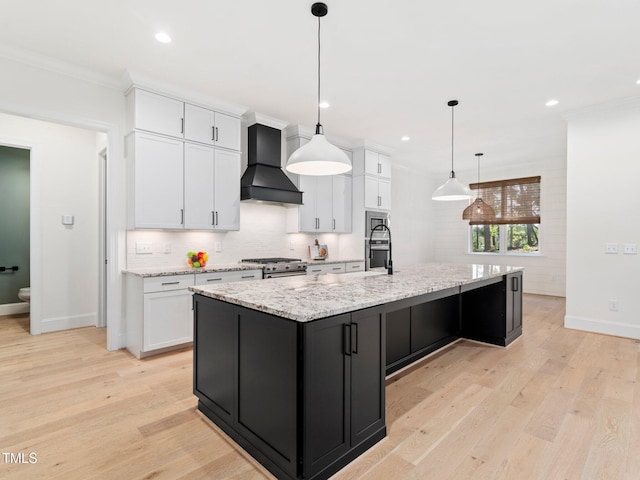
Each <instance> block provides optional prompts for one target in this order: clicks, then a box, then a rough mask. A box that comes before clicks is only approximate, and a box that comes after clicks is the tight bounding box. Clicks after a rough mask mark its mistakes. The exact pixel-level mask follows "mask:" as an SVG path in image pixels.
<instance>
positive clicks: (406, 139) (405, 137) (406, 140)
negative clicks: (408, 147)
mask: <svg viewBox="0 0 640 480" xmlns="http://www.w3.org/2000/svg"><path fill="white" fill-rule="evenodd" d="M400 140H402V141H403V142H408V141H409V140H411V137H408V136H407V135H405V136H404V137H402V138H401V139H400Z"/></svg>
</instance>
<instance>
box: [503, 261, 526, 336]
mask: <svg viewBox="0 0 640 480" xmlns="http://www.w3.org/2000/svg"><path fill="white" fill-rule="evenodd" d="M506 287H507V298H506V301H507V307H506V308H507V317H506V323H507V343H510V341H511V340H512V339H510V338H509V337H510V336H512V335H515V336H518V335H519V330H520V329H521V328H522V273H520V272H517V273H511V274H509V275H507V286H506Z"/></svg>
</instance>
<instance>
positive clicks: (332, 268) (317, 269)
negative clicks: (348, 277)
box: [307, 261, 364, 275]
mask: <svg viewBox="0 0 640 480" xmlns="http://www.w3.org/2000/svg"><path fill="white" fill-rule="evenodd" d="M361 271H364V261H355V262H337V263H324V264H322V263H309V264H308V265H307V275H322V274H325V273H352V272H361Z"/></svg>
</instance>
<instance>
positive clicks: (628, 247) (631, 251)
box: [622, 243, 638, 255]
mask: <svg viewBox="0 0 640 480" xmlns="http://www.w3.org/2000/svg"><path fill="white" fill-rule="evenodd" d="M622 253H624V254H625V255H637V254H638V245H637V244H636V243H625V244H624V247H623V248H622Z"/></svg>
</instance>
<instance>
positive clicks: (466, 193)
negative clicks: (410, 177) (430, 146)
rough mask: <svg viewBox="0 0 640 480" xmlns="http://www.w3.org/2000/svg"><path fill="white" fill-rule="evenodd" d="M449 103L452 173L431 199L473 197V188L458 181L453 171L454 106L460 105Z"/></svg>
mask: <svg viewBox="0 0 640 480" xmlns="http://www.w3.org/2000/svg"><path fill="white" fill-rule="evenodd" d="M447 105H449V106H450V107H451V174H450V175H449V180H447V182H446V183H445V184H443V185H441V186H439V187H438V188H437V189H436V191H435V192H433V195H432V196H431V199H432V200H445V201H452V200H469V199H470V198H471V190H469V188H468V187H466V186H464V185H463V184H462V183H460V182H459V181H458V179H457V178H456V172H454V171H453V107H455V106H456V105H458V101H457V100H450V101H449V102H447Z"/></svg>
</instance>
